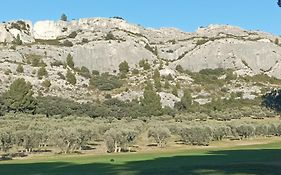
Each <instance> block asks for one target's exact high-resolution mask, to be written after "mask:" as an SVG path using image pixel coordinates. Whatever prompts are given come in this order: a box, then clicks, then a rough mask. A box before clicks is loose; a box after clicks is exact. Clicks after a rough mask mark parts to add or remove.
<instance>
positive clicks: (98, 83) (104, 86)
mask: <svg viewBox="0 0 281 175" xmlns="http://www.w3.org/2000/svg"><path fill="white" fill-rule="evenodd" d="M122 84H123V83H122V81H121V80H119V79H118V77H117V76H115V75H110V74H109V73H102V74H101V75H97V76H94V77H92V78H91V79H90V86H94V87H96V88H98V89H99V90H102V91H110V90H113V89H116V88H120V87H121V86H122Z"/></svg>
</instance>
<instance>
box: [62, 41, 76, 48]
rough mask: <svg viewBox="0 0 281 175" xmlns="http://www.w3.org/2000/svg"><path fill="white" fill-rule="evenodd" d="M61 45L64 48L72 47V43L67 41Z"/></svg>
mask: <svg viewBox="0 0 281 175" xmlns="http://www.w3.org/2000/svg"><path fill="white" fill-rule="evenodd" d="M62 45H63V46H65V47H72V46H73V43H72V42H71V41H69V40H64V41H63V43H62Z"/></svg>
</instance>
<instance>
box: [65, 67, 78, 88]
mask: <svg viewBox="0 0 281 175" xmlns="http://www.w3.org/2000/svg"><path fill="white" fill-rule="evenodd" d="M66 81H67V82H68V83H70V84H72V85H75V84H76V81H77V80H76V77H75V74H73V73H72V72H71V70H67V73H66Z"/></svg>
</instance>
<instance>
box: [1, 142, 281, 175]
mask: <svg viewBox="0 0 281 175" xmlns="http://www.w3.org/2000/svg"><path fill="white" fill-rule="evenodd" d="M111 159H114V162H112V161H111ZM0 174H1V175H103V174H112V175H113V174H117V175H155V174H159V175H166V174H167V175H170V174H171V175H178V174H182V175H189V174H203V175H208V174H214V175H217V174H239V175H240V174H257V175H263V174H268V175H270V174H276V175H277V174H281V141H280V142H278V143H272V144H266V145H256V146H239V147H232V148H228V149H223V150H219V149H210V148H207V149H204V150H198V149H197V150H186V151H183V150H181V151H174V152H166V153H146V154H144V153H130V154H107V155H97V156H87V155H82V156H52V157H35V158H30V159H27V160H13V161H6V162H0Z"/></svg>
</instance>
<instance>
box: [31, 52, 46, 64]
mask: <svg viewBox="0 0 281 175" xmlns="http://www.w3.org/2000/svg"><path fill="white" fill-rule="evenodd" d="M26 62H27V64H31V66H33V67H44V66H46V64H45V63H44V62H43V60H42V56H40V55H34V54H30V55H27V56H26Z"/></svg>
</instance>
